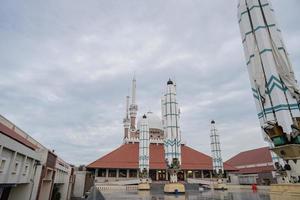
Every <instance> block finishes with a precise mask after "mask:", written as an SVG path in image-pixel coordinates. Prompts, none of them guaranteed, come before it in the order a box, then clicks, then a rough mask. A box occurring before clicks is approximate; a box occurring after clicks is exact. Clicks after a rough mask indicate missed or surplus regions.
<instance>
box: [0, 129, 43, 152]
mask: <svg viewBox="0 0 300 200" xmlns="http://www.w3.org/2000/svg"><path fill="white" fill-rule="evenodd" d="M0 132H1V133H3V134H4V135H6V136H8V137H10V138H12V139H13V140H16V141H17V142H19V143H21V144H23V145H25V146H27V147H28V148H30V149H32V150H35V149H36V148H37V146H35V145H34V144H32V143H31V142H29V141H28V140H27V139H26V138H24V137H22V136H21V135H19V134H18V133H16V132H15V131H14V130H12V129H10V128H8V127H7V126H5V125H3V124H2V123H0Z"/></svg>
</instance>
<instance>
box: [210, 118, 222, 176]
mask: <svg viewBox="0 0 300 200" xmlns="http://www.w3.org/2000/svg"><path fill="white" fill-rule="evenodd" d="M215 124H216V123H215V121H214V120H212V121H211V129H210V141H211V143H210V144H211V154H212V162H213V163H212V164H213V170H214V172H215V173H216V174H218V175H222V174H223V172H224V167H223V161H222V155H221V147H220V138H219V135H218V133H217V129H216V127H215Z"/></svg>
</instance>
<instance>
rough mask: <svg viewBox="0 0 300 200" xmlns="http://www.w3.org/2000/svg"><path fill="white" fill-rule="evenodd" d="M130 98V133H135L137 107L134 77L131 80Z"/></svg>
mask: <svg viewBox="0 0 300 200" xmlns="http://www.w3.org/2000/svg"><path fill="white" fill-rule="evenodd" d="M131 89H132V97H131V105H130V106H129V115H130V131H131V132H135V131H136V115H137V110H138V106H137V104H136V79H135V75H134V76H133V79H132V88H131Z"/></svg>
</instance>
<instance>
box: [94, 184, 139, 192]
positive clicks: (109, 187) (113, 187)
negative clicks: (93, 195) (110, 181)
mask: <svg viewBox="0 0 300 200" xmlns="http://www.w3.org/2000/svg"><path fill="white" fill-rule="evenodd" d="M95 187H96V188H97V189H98V190H100V191H103V190H122V191H125V190H137V187H138V186H137V185H95Z"/></svg>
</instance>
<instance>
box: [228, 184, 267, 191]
mask: <svg viewBox="0 0 300 200" xmlns="http://www.w3.org/2000/svg"><path fill="white" fill-rule="evenodd" d="M256 187H257V189H258V190H270V186H267V185H257V186H256ZM227 188H228V189H229V190H231V189H232V190H234V189H237V190H239V189H248V190H249V189H250V190H251V189H252V186H251V185H233V184H227Z"/></svg>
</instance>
